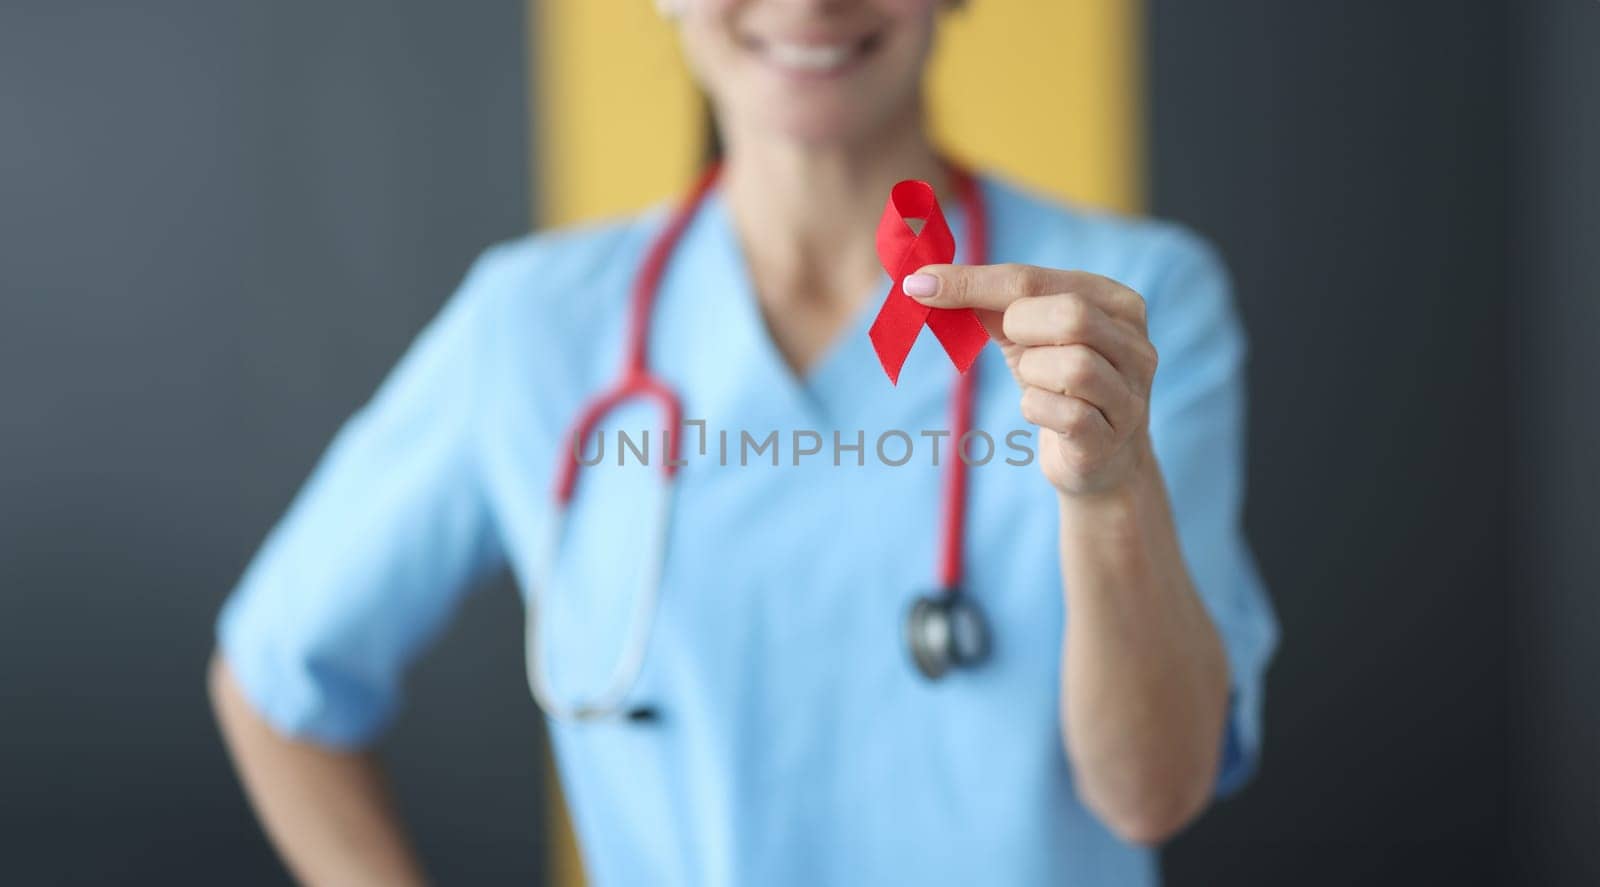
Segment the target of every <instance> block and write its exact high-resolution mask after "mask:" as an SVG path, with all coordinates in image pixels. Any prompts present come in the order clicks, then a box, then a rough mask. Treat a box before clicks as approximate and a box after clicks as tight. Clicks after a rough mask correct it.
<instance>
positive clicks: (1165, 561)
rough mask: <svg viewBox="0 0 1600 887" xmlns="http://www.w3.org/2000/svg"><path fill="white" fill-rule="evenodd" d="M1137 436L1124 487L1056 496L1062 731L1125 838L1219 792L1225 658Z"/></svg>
mask: <svg viewBox="0 0 1600 887" xmlns="http://www.w3.org/2000/svg"><path fill="white" fill-rule="evenodd" d="M1138 446H1139V449H1140V452H1139V455H1138V458H1139V465H1138V467H1137V468H1136V469H1135V471H1134V472H1133V474H1132V476H1131V477H1130V480H1129V482H1128V483H1127V484H1126V485H1124V486H1123V487H1121V488H1119V489H1117V490H1115V491H1111V492H1107V493H1103V494H1096V495H1092V496H1077V497H1074V496H1068V495H1065V494H1064V495H1062V497H1061V573H1062V578H1063V584H1064V586H1065V587H1064V593H1065V595H1066V610H1067V612H1068V614H1069V617H1068V620H1067V632H1066V639H1065V643H1064V645H1063V648H1062V652H1061V671H1062V674H1061V688H1062V689H1061V692H1062V699H1061V720H1062V727H1061V729H1062V737H1063V741H1064V743H1065V746H1066V749H1067V754H1068V756H1069V758H1070V759H1071V762H1072V764H1073V773H1074V778H1075V781H1076V783H1077V788H1078V792H1079V794H1080V796H1081V797H1082V798H1083V800H1084V802H1085V804H1086V805H1087V806H1088V807H1089V808H1090V809H1091V810H1093V811H1094V812H1095V813H1096V815H1098V816H1099V817H1100V818H1101V819H1102V820H1103V821H1104V822H1106V824H1107V825H1108V826H1110V827H1111V828H1112V829H1113V830H1115V831H1116V832H1117V833H1118V834H1120V835H1121V836H1122V837H1124V838H1125V839H1127V840H1130V841H1135V842H1138V843H1143V844H1156V843H1160V842H1161V841H1163V840H1165V839H1166V838H1168V837H1170V836H1171V835H1172V834H1173V833H1175V832H1176V831H1178V830H1179V829H1181V828H1182V827H1183V826H1184V825H1185V824H1187V823H1188V822H1189V821H1190V820H1191V819H1193V818H1194V816H1196V815H1197V814H1198V813H1199V812H1200V811H1201V810H1202V809H1203V808H1204V806H1205V804H1206V802H1207V800H1208V799H1209V797H1210V795H1211V792H1212V786H1213V783H1214V781H1215V778H1216V770H1217V767H1218V764H1219V759H1220V754H1221V742H1222V735H1223V726H1224V721H1225V718H1226V712H1227V694H1228V666H1227V660H1226V658H1225V656H1224V653H1223V648H1222V643H1221V640H1220V638H1219V637H1218V635H1217V632H1216V629H1215V627H1214V626H1213V625H1212V622H1211V619H1210V616H1209V615H1208V614H1207V612H1206V610H1205V607H1204V604H1203V603H1202V602H1201V600H1200V598H1199V596H1198V595H1197V594H1196V592H1195V588H1194V585H1193V582H1192V581H1191V580H1190V578H1189V575H1188V571H1187V569H1186V568H1185V566H1184V563H1183V556H1182V553H1181V550H1180V549H1179V546H1178V538H1177V532H1176V529H1175V527H1174V524H1173V520H1172V514H1171V508H1170V505H1169V504H1168V501H1167V496H1166V490H1165V487H1164V484H1163V482H1162V479H1161V473H1160V469H1159V467H1158V466H1157V464H1156V461H1155V458H1154V456H1153V454H1152V453H1151V452H1150V449H1149V442H1148V440H1145V441H1142V442H1141V443H1140V444H1138Z"/></svg>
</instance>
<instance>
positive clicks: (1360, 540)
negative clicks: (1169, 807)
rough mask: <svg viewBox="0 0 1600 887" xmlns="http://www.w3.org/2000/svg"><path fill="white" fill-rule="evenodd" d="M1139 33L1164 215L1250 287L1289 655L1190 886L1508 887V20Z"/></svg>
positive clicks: (1329, 8)
mask: <svg viewBox="0 0 1600 887" xmlns="http://www.w3.org/2000/svg"><path fill="white" fill-rule="evenodd" d="M1149 9H1150V28H1151V32H1150V57H1151V59H1152V68H1151V72H1150V73H1151V89H1152V102H1151V107H1150V115H1151V116H1150V123H1151V127H1152V132H1153V148H1154V154H1153V158H1152V173H1153V188H1154V206H1155V209H1156V210H1157V211H1158V212H1159V213H1162V214H1165V215H1170V216H1176V217H1177V218H1180V219H1184V220H1186V221H1189V222H1191V223H1193V224H1194V225H1195V226H1196V227H1198V228H1199V229H1200V230H1201V231H1204V232H1206V233H1208V234H1210V235H1212V236H1213V237H1215V238H1216V240H1217V241H1218V242H1219V243H1220V244H1221V246H1222V248H1223V250H1224V252H1225V253H1226V255H1227V256H1228V258H1229V259H1230V260H1231V262H1232V266H1233V269H1234V271H1235V273H1236V276H1237V279H1238V284H1239V291H1240V294H1241V300H1242V306H1243V310H1244V314H1245V320H1246V323H1247V326H1248V328H1249V331H1250V333H1251V336H1252V343H1253V347H1254V357H1253V365H1252V370H1251V394H1252V398H1253V400H1252V403H1251V408H1252V416H1251V421H1250V433H1251V436H1250V441H1251V447H1252V455H1251V459H1250V482H1251V486H1252V489H1251V495H1250V505H1249V515H1248V525H1249V529H1250V532H1251V535H1252V538H1253V539H1254V541H1255V543H1256V545H1257V551H1258V553H1259V555H1260V560H1261V565H1262V568H1263V571H1264V573H1265V575H1266V578H1267V580H1268V582H1269V584H1270V585H1271V588H1272V590H1273V594H1274V600H1275V601H1276V603H1277V605H1278V607H1279V613H1280V616H1281V618H1282V622H1283V639H1284V644H1283V648H1282V654H1281V656H1280V657H1279V659H1278V661H1277V663H1276V664H1275V666H1274V668H1273V671H1272V674H1271V680H1270V684H1269V692H1268V696H1267V722H1266V756H1265V760H1264V763H1263V767H1262V770H1261V772H1260V775H1259V779H1258V780H1257V782H1256V784H1255V785H1253V786H1251V787H1250V788H1249V789H1247V790H1246V791H1245V793H1244V794H1243V795H1242V796H1240V797H1239V798H1237V799H1236V800H1233V801H1230V802H1227V803H1225V804H1223V805H1221V806H1220V807H1219V808H1217V809H1216V810H1214V811H1213V812H1212V813H1211V814H1210V815H1208V817H1207V818H1206V819H1205V820H1204V821H1203V822H1202V823H1201V824H1200V826H1199V827H1198V828H1196V829H1194V830H1193V831H1192V832H1191V833H1189V834H1188V835H1187V836H1185V837H1184V838H1182V839H1181V840H1179V841H1178V842H1177V843H1176V844H1175V845H1174V846H1173V847H1172V848H1171V850H1170V851H1169V852H1168V854H1167V859H1166V861H1167V869H1168V871H1169V873H1170V875H1171V880H1172V883H1174V884H1178V885H1184V884H1195V885H1203V884H1227V883H1239V884H1296V885H1315V884H1330V885H1334V884H1337V885H1348V884H1420V883H1426V884H1446V883H1448V884H1460V885H1466V884H1480V883H1481V884H1498V883H1501V882H1502V873H1503V866H1504V859H1503V856H1504V846H1505V834H1506V827H1507V820H1506V813H1505V807H1506V794H1507V779H1506V749H1507V742H1508V739H1507V736H1508V727H1507V709H1508V702H1507V684H1506V662H1507V632H1506V615H1507V607H1508V602H1509V599H1508V594H1507V591H1508V584H1509V556H1510V555H1509V544H1508V542H1507V484H1506V471H1505V466H1506V461H1507V458H1508V445H1507V433H1508V418H1509V416H1508V406H1507V396H1508V389H1507V383H1506V378H1505V366H1506V361H1507V346H1506V341H1505V334H1504V326H1505V322H1506V316H1505V308H1504V300H1503V293H1504V290H1505V283H1506V279H1507V259H1506V244H1507V242H1508V237H1509V235H1510V233H1511V231H1510V226H1509V224H1508V222H1507V219H1506V209H1507V207H1506V192H1507V187H1508V180H1507V170H1506V158H1507V152H1508V144H1507V139H1508V134H1507V93H1506V85H1505V80H1506V70H1507V48H1506V39H1505V31H1506V23H1507V19H1506V16H1507V13H1506V9H1505V7H1504V6H1503V5H1502V4H1499V3H1455V2H1420V3H1282V2H1276V0H1213V2H1209V3H1190V2H1184V0H1154V2H1152V3H1151V4H1150V5H1149ZM1593 45H1594V44H1593V43H1591V44H1590V46H1591V47H1592V46H1593Z"/></svg>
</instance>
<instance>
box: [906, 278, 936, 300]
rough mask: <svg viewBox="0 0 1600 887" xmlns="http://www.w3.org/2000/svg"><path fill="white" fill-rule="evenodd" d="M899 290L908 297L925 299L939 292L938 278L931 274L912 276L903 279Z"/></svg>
mask: <svg viewBox="0 0 1600 887" xmlns="http://www.w3.org/2000/svg"><path fill="white" fill-rule="evenodd" d="M900 288H901V289H903V290H905V291H906V295H908V296H912V297H914V298H918V299H926V298H928V297H929V296H932V295H934V294H936V293H938V292H939V278H937V277H934V276H933V275H932V274H913V275H911V276H909V277H907V278H906V279H905V282H904V283H902V284H901V285H900Z"/></svg>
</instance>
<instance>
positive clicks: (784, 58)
mask: <svg viewBox="0 0 1600 887" xmlns="http://www.w3.org/2000/svg"><path fill="white" fill-rule="evenodd" d="M742 42H743V43H744V45H745V48H747V49H749V50H751V51H752V52H755V53H757V54H759V55H760V56H761V57H762V59H763V60H764V61H766V62H768V63H769V64H771V65H773V66H775V67H778V68H781V69H783V70H785V71H788V72H791V73H795V74H801V75H806V76H826V75H830V74H837V73H840V72H842V71H844V70H846V69H848V68H849V67H850V66H851V65H853V64H854V63H855V62H857V61H859V60H861V59H862V58H864V57H865V56H867V55H868V54H870V53H871V52H872V50H874V49H876V48H877V45H878V42H879V40H878V35H877V34H868V35H866V36H863V37H852V38H836V39H829V40H786V39H779V38H771V37H767V38H760V37H745V38H744V39H743V40H742Z"/></svg>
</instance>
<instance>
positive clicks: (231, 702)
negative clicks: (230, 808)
mask: <svg viewBox="0 0 1600 887" xmlns="http://www.w3.org/2000/svg"><path fill="white" fill-rule="evenodd" d="M207 683H208V685H209V690H210V696H211V706H212V709H213V711H214V712H215V714H216V718H217V724H218V726H219V727H220V728H221V731H222V736H223V739H224V740H225V742H226V744H227V747H228V752H229V754H230V756H231V757H232V759H233V764H234V768H235V770H236V771H237V772H238V774H239V779H240V780H241V781H242V782H243V783H244V787H245V791H246V793H247V794H248V795H249V798H250V803H251V806H252V807H254V808H255V812H256V816H257V818H259V819H260V821H261V824H262V827H263V828H264V829H265V830H266V832H267V835H268V837H270V838H271V840H272V844H273V846H274V847H275V848H276V849H277V851H278V854H279V855H280V856H281V857H282V858H283V861H284V863H285V865H287V866H288V868H289V870H290V871H291V872H293V873H294V876H295V878H296V880H298V881H300V882H301V883H304V884H311V885H317V884H338V885H363V884H372V885H396V887H403V885H414V884H423V883H426V878H425V877H424V875H423V871H422V865H421V863H420V862H419V861H418V859H417V857H416V854H415V853H414V852H413V850H412V848H411V844H410V842H409V841H408V840H407V838H406V835H405V828H404V826H403V825H402V824H401V822H400V817H399V814H398V812H397V811H396V809H395V804H394V800H393V798H392V797H391V795H390V792H389V789H388V783H387V780H386V779H385V775H384V772H383V767H382V765H381V764H380V763H379V761H378V759H377V757H376V756H375V755H373V754H372V753H371V752H349V751H339V750H335V749H330V748H326V747H323V746H319V745H315V744H313V743H309V742H302V741H299V740H295V739H290V738H288V737H285V736H283V735H282V734H280V733H278V732H277V731H276V730H274V729H273V728H272V726H271V725H270V724H268V723H267V721H266V720H264V719H263V718H262V717H261V715H260V714H258V713H257V712H256V710H255V709H254V708H253V707H252V706H251V705H250V702H249V700H247V699H246V698H245V695H244V692H243V690H242V689H241V688H240V686H239V683H238V681H237V680H235V679H234V677H233V674H232V672H231V671H230V670H229V668H228V665H227V663H226V662H225V661H224V660H223V658H222V657H221V656H220V655H217V656H213V658H212V660H211V666H210V670H209V674H208V679H207Z"/></svg>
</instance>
